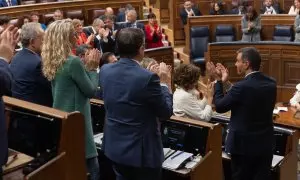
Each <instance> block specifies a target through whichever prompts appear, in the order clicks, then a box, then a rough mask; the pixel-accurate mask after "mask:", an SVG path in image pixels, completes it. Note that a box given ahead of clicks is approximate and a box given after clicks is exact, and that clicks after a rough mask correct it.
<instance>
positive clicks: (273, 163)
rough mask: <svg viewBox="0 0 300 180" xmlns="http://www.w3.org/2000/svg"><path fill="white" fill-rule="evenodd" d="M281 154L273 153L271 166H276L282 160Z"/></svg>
mask: <svg viewBox="0 0 300 180" xmlns="http://www.w3.org/2000/svg"><path fill="white" fill-rule="evenodd" d="M283 158H284V157H283V156H278V155H275V154H274V155H273V160H272V168H274V167H275V166H277V165H278V164H279V163H280V162H281V161H282V160H283Z"/></svg>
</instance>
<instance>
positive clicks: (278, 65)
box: [207, 42, 300, 102]
mask: <svg viewBox="0 0 300 180" xmlns="http://www.w3.org/2000/svg"><path fill="white" fill-rule="evenodd" d="M249 46H251V47H255V48H257V49H258V51H259V52H260V54H261V57H262V64H261V69H260V70H261V71H262V72H263V73H265V74H267V75H269V76H271V77H273V78H274V79H276V81H277V89H278V92H277V95H278V97H277V101H281V102H288V101H289V99H290V98H291V97H292V96H293V93H294V92H295V87H296V85H297V84H298V83H300V51H299V48H300V44H298V43H293V42H291V43H284V42H282V43H280V42H278V43H275V42H269V43H268V42H263V43H238V42H236V43H211V44H209V47H208V52H207V56H208V59H210V60H211V61H213V62H215V63H217V62H220V63H222V64H224V65H225V66H226V67H227V68H228V70H229V73H230V81H232V82H236V81H238V80H240V79H242V78H243V77H242V76H240V75H238V74H237V71H236V67H235V65H234V63H235V59H236V51H237V50H238V49H240V48H243V47H249Z"/></svg>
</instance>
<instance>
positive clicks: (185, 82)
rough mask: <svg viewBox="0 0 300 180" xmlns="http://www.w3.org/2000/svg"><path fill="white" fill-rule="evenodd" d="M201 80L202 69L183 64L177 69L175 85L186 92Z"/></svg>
mask: <svg viewBox="0 0 300 180" xmlns="http://www.w3.org/2000/svg"><path fill="white" fill-rule="evenodd" d="M199 78H200V68H199V67H197V66H195V65H193V64H181V65H180V66H179V67H178V68H176V69H175V73H174V83H175V84H176V85H177V86H180V87H181V88H184V89H185V90H189V89H190V87H191V85H193V84H195V83H197V82H198V80H199Z"/></svg>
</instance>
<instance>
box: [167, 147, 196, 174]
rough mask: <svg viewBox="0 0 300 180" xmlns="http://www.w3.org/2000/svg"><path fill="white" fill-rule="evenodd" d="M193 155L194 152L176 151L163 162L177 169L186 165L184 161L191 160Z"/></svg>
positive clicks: (168, 167)
mask: <svg viewBox="0 0 300 180" xmlns="http://www.w3.org/2000/svg"><path fill="white" fill-rule="evenodd" d="M192 157H193V154H192V153H187V152H184V151H176V152H175V153H174V154H173V155H172V156H170V157H169V158H167V159H166V160H165V161H164V162H163V165H162V166H163V167H164V168H167V169H171V170H175V169H178V168H179V167H181V166H182V165H184V163H185V162H187V161H188V160H190V159H191V158H192Z"/></svg>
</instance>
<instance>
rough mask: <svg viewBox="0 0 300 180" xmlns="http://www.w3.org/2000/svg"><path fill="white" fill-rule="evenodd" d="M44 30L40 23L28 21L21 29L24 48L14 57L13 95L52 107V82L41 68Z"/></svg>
mask: <svg viewBox="0 0 300 180" xmlns="http://www.w3.org/2000/svg"><path fill="white" fill-rule="evenodd" d="M43 36H44V31H43V29H42V28H41V26H40V24H39V23H33V22H32V23H27V24H25V25H23V27H22V31H21V43H22V46H23V49H22V50H21V51H19V52H18V53H17V54H16V55H15V56H14V57H13V59H12V62H11V64H10V70H11V72H12V74H13V79H14V82H13V84H12V96H13V97H15V98H17V99H22V100H25V101H29V102H33V103H36V104H40V105H43V106H48V107H52V92H51V83H50V82H49V81H48V80H47V79H46V78H45V77H44V76H43V73H42V69H41V66H42V65H41V63H42V61H41V57H40V52H41V46H42V40H43Z"/></svg>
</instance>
